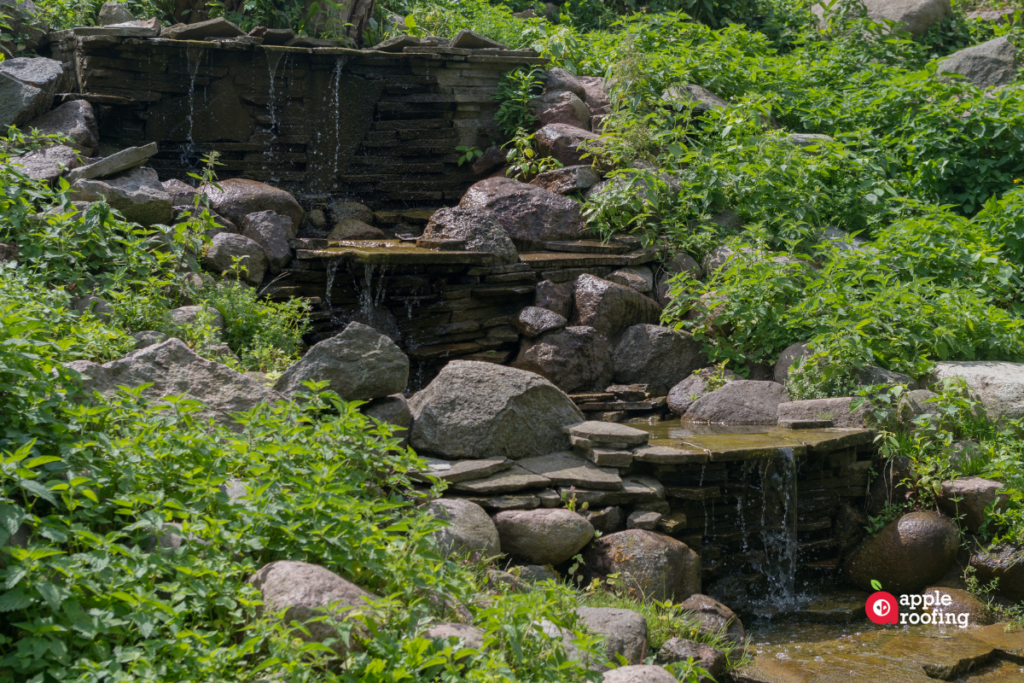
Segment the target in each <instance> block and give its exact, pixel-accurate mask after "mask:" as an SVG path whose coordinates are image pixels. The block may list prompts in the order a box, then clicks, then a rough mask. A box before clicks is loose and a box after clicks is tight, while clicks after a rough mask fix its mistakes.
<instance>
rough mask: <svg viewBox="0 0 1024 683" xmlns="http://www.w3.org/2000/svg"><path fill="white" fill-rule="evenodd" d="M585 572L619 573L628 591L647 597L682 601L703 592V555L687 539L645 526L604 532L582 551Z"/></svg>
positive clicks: (600, 575) (601, 575)
mask: <svg viewBox="0 0 1024 683" xmlns="http://www.w3.org/2000/svg"><path fill="white" fill-rule="evenodd" d="M583 560H584V575H585V576H586V577H587V578H590V579H594V578H601V579H602V580H603V579H605V578H606V577H608V576H609V575H610V574H618V575H619V578H620V580H621V581H622V582H623V584H624V587H625V589H626V590H627V591H630V592H631V593H633V594H634V595H636V596H637V597H640V598H644V599H650V600H659V601H665V600H672V601H673V602H680V601H682V600H685V599H686V598H688V597H690V596H691V595H693V594H694V593H698V592H700V557H699V556H698V555H697V553H695V552H693V551H692V550H691V549H690V548H689V547H688V546H687V545H686V544H685V543H683V542H681V541H677V540H676V539H674V538H671V537H670V536H662V535H661V534H656V533H654V532H653V531H645V530H643V529H627V530H626V531H620V532H619V533H616V534H609V535H608V536H602V537H601V538H599V539H597V540H596V541H594V542H593V543H592V544H591V545H590V547H589V548H588V549H587V551H586V552H585V553H584V555H583Z"/></svg>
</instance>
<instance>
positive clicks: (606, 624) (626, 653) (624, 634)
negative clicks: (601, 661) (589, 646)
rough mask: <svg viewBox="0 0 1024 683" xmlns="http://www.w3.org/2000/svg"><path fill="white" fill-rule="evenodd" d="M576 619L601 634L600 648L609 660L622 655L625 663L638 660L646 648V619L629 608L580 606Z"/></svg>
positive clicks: (642, 657) (590, 629)
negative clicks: (602, 647) (602, 643)
mask: <svg viewBox="0 0 1024 683" xmlns="http://www.w3.org/2000/svg"><path fill="white" fill-rule="evenodd" d="M576 615H577V616H579V618H580V621H582V622H583V624H584V625H586V627H587V630H588V631H590V632H591V633H596V634H598V635H601V636H604V652H605V656H606V657H607V658H608V661H610V662H617V661H618V657H619V655H622V657H623V659H625V660H626V663H627V664H641V663H642V662H643V661H644V654H645V652H646V650H647V620H646V619H644V617H643V615H641V614H638V613H636V612H634V611H633V610H631V609H619V608H615V607H580V608H579V609H577V610H576Z"/></svg>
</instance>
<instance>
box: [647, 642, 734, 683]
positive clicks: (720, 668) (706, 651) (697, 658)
mask: <svg viewBox="0 0 1024 683" xmlns="http://www.w3.org/2000/svg"><path fill="white" fill-rule="evenodd" d="M691 660H692V661H693V663H694V664H696V665H697V666H699V667H700V668H702V669H704V670H705V671H707V672H708V675H709V676H711V678H713V679H714V680H716V681H717V680H721V676H722V674H723V673H725V665H726V663H727V661H728V660H727V659H726V657H725V653H723V652H722V651H721V650H716V649H715V648H713V647H711V646H710V645H707V644H705V643H697V642H694V641H692V640H687V639H686V638H670V639H669V640H667V641H665V643H664V644H663V645H662V646H661V649H660V650H658V655H657V656H656V657H655V658H654V661H655V662H657V663H658V664H665V665H667V664H675V663H677V662H682V663H686V662H688V661H691Z"/></svg>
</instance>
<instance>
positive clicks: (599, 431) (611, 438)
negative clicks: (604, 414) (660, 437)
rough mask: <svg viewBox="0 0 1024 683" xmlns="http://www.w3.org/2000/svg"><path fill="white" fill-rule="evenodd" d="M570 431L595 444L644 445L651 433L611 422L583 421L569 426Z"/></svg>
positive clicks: (573, 434)
mask: <svg viewBox="0 0 1024 683" xmlns="http://www.w3.org/2000/svg"><path fill="white" fill-rule="evenodd" d="M568 432H569V434H571V435H572V436H578V437H583V438H585V439H589V440H590V441H591V442H593V443H595V444H628V445H630V446H642V445H644V444H646V443H647V440H648V439H649V438H650V435H649V434H648V433H647V432H645V431H643V430H641V429H635V428H633V427H627V426H626V425H621V424H615V423H611V422H581V423H579V424H575V425H573V426H571V427H569V429H568Z"/></svg>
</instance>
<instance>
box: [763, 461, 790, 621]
mask: <svg viewBox="0 0 1024 683" xmlns="http://www.w3.org/2000/svg"><path fill="white" fill-rule="evenodd" d="M779 451H780V454H779V457H778V458H775V459H774V460H772V461H771V463H770V464H769V465H768V467H767V468H766V470H765V472H764V475H763V477H762V486H763V493H764V506H763V508H762V510H761V539H762V541H763V542H764V552H765V567H764V569H765V573H766V575H767V577H768V595H767V596H766V602H767V603H768V604H769V605H772V606H773V607H776V608H778V609H785V608H786V607H790V606H793V605H794V604H795V602H796V567H797V551H798V544H797V487H796V458H795V457H794V455H793V449H792V448H780V449H779Z"/></svg>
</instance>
